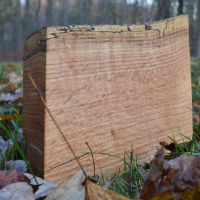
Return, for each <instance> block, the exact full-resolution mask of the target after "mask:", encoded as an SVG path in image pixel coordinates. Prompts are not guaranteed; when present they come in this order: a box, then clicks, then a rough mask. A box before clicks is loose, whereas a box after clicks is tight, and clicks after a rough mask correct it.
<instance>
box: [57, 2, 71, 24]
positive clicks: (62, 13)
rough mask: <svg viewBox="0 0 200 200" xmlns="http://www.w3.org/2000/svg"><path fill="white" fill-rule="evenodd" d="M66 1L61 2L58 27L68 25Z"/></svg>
mask: <svg viewBox="0 0 200 200" xmlns="http://www.w3.org/2000/svg"><path fill="white" fill-rule="evenodd" d="M68 3H69V2H68V0H61V3H60V5H61V11H60V12H59V25H62V26H64V25H67V24H68V6H69V5H68Z"/></svg>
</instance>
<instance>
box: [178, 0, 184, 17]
mask: <svg viewBox="0 0 200 200" xmlns="http://www.w3.org/2000/svg"><path fill="white" fill-rule="evenodd" d="M183 3H184V2H183V0H178V15H182V14H183V6H184V4H183Z"/></svg>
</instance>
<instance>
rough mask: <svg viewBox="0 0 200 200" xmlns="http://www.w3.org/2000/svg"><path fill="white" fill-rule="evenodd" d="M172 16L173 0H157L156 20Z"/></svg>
mask: <svg viewBox="0 0 200 200" xmlns="http://www.w3.org/2000/svg"><path fill="white" fill-rule="evenodd" d="M169 17H171V0H157V12H156V17H155V18H156V20H161V19H166V18H169Z"/></svg>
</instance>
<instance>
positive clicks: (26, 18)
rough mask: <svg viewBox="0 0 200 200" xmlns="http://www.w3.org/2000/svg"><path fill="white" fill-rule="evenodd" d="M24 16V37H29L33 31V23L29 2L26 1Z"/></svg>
mask: <svg viewBox="0 0 200 200" xmlns="http://www.w3.org/2000/svg"><path fill="white" fill-rule="evenodd" d="M24 12H25V16H24V21H25V27H24V29H25V30H24V31H23V32H24V37H27V36H28V35H30V34H31V33H32V31H33V29H32V28H33V27H32V26H33V21H32V15H31V10H30V0H26V3H25V11H24Z"/></svg>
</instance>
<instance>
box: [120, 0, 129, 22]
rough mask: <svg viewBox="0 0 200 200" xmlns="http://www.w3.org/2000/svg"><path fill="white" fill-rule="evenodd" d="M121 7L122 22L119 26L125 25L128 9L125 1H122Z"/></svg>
mask: <svg viewBox="0 0 200 200" xmlns="http://www.w3.org/2000/svg"><path fill="white" fill-rule="evenodd" d="M122 3H123V5H122V11H121V12H122V21H121V24H127V16H128V15H127V14H128V7H127V0H123V2H122Z"/></svg>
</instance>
